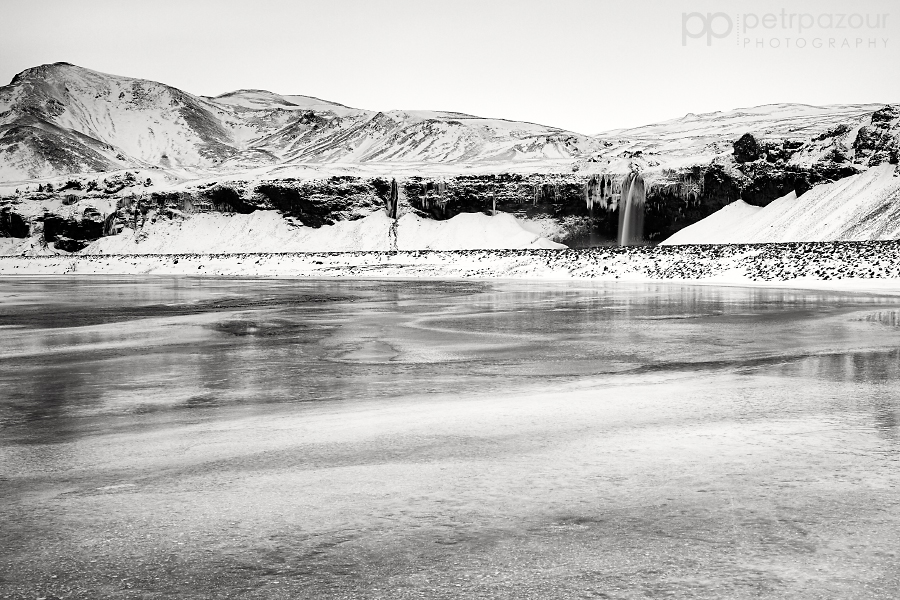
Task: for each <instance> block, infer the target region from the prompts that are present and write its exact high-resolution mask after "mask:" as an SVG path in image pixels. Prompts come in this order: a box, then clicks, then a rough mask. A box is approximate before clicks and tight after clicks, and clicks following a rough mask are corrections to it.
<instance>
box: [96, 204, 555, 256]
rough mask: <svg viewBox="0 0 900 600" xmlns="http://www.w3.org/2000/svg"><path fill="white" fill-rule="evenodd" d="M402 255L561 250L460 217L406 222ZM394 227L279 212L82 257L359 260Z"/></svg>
mask: <svg viewBox="0 0 900 600" xmlns="http://www.w3.org/2000/svg"><path fill="white" fill-rule="evenodd" d="M396 234H397V245H396V248H397V249H399V250H475V249H513V248H564V247H565V246H563V245H561V244H556V243H554V242H551V241H549V240H547V239H545V238H542V237H540V236H538V235H536V234H535V233H532V232H530V231H527V230H526V229H524V228H523V227H522V225H521V224H520V223H519V221H518V220H517V219H516V218H515V217H513V216H512V215H509V214H500V215H496V216H493V217H489V216H487V215H483V214H461V215H457V216H455V217H453V218H452V219H449V220H447V221H432V220H430V219H422V218H419V217H417V216H416V215H413V214H407V215H404V216H403V217H401V218H400V219H399V221H398V223H397V227H396ZM393 240H394V238H393V233H392V232H391V220H390V219H389V218H388V217H387V215H385V214H384V213H383V212H381V211H379V212H375V213H372V214H370V215H368V216H367V217H365V218H362V219H359V220H356V221H341V222H338V223H335V224H334V225H326V226H324V227H320V228H318V229H314V228H312V227H303V226H299V227H298V226H293V225H291V224H290V223H289V222H288V221H286V220H285V219H284V218H283V217H282V216H281V215H280V214H279V213H277V212H275V211H256V212H254V213H251V214H249V215H223V214H220V213H207V214H199V215H194V216H192V217H190V218H188V219H186V220H184V221H180V220H175V221H170V220H161V221H157V222H156V223H153V224H150V225H147V226H146V227H144V228H142V229H141V230H139V231H138V232H137V233H135V232H134V231H132V230H130V229H127V230H125V231H124V232H123V233H122V234H120V235H117V236H111V237H105V238H101V239H99V240H97V241H96V242H94V243H92V244H90V245H89V246H88V247H86V248H85V249H84V250H82V251H81V253H82V254H193V253H197V254H212V253H242V252H354V251H373V250H382V251H383V250H392V249H394V244H393Z"/></svg>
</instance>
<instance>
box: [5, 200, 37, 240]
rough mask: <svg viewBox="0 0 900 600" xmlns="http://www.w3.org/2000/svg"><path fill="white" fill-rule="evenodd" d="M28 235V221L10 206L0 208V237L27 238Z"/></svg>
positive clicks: (29, 226)
mask: <svg viewBox="0 0 900 600" xmlns="http://www.w3.org/2000/svg"><path fill="white" fill-rule="evenodd" d="M30 234H31V225H30V224H29V223H28V219H26V218H25V217H23V216H22V215H20V214H19V213H17V212H15V211H14V210H13V209H12V207H10V206H4V207H3V208H0V237H13V238H27V237H28V236H29V235H30Z"/></svg>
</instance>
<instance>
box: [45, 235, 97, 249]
mask: <svg viewBox="0 0 900 600" xmlns="http://www.w3.org/2000/svg"><path fill="white" fill-rule="evenodd" d="M90 243H91V242H90V241H89V240H73V239H72V238H67V237H59V238H57V239H56V241H55V242H53V247H54V248H56V249H57V250H62V251H63V252H78V251H79V250H81V249H83V248H85V247H86V246H87V245H88V244H90Z"/></svg>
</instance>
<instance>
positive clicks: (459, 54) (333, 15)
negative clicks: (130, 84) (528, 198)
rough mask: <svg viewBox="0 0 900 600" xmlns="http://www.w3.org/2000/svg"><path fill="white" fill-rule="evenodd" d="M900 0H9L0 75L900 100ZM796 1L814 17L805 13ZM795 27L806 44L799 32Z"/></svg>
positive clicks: (287, 87)
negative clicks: (52, 68) (73, 72)
mask: <svg viewBox="0 0 900 600" xmlns="http://www.w3.org/2000/svg"><path fill="white" fill-rule="evenodd" d="M898 6H900V5H898V4H897V3H896V0H854V1H853V2H848V1H842V2H836V1H833V0H783V1H781V2H769V1H766V0H754V1H752V2H746V1H738V0H719V1H699V0H653V1H651V0H621V1H615V2H613V1H606V0H442V1H432V0H253V1H243V0H215V1H212V0H210V1H206V0H204V1H191V0H2V2H0V23H2V24H3V26H2V33H0V80H3V82H4V83H5V82H6V81H9V80H10V79H11V78H12V77H13V75H15V74H16V73H18V72H19V71H22V70H23V69H26V68H28V67H31V66H35V65H38V64H43V63H48V62H56V61H66V62H71V63H74V64H77V65H80V66H83V67H87V68H91V69H95V70H98V71H104V72H107V73H115V74H118V75H128V76H132V77H141V78H145V79H152V80H155V81H161V82H163V83H167V84H170V85H173V86H176V87H178V88H181V89H183V90H185V91H188V92H191V93H194V94H202V95H218V94H221V93H224V92H228V91H232V90H235V89H240V88H259V89H268V90H272V91H275V92H279V93H284V94H304V95H310V96H317V97H320V98H324V99H328V100H333V101H336V102H340V103H342V104H347V105H350V106H354V107H359V108H369V109H378V110H388V109H393V108H403V109H422V108H428V109H438V110H455V111H460V112H466V113H471V114H475V115H480V116H491V117H503V118H508V119H517V120H525V121H533V122H538V123H543V124H548V125H556V126H559V127H564V128H567V129H571V130H574V131H578V132H581V133H597V132H600V131H604V130H607V129H612V128H617V127H625V126H635V125H642V124H647V123H651V122H655V121H660V120H665V119H670V118H676V117H681V116H683V115H684V114H685V113H688V112H695V113H699V112H709V111H714V110H728V109H731V108H736V107H742V106H753V105H759V104H767V103H775V102H800V103H806V104H834V103H863V102H900V77H898V71H897V69H898V65H900V60H898V59H900V8H898ZM783 9H786V11H785V15H784V16H783V17H782V16H781V11H782V10H783ZM695 12H698V13H701V14H702V15H704V19H705V15H706V13H716V12H721V13H724V14H723V15H718V16H714V17H713V18H712V20H711V27H710V28H707V29H706V31H710V30H711V31H712V32H713V37H706V36H704V35H703V33H704V29H703V28H704V22H703V20H704V19H701V18H699V17H697V16H693V17H690V18H689V19H688V22H687V31H688V32H689V35H697V36H700V37H696V38H692V37H687V38H686V39H685V37H684V36H683V22H684V16H683V15H684V14H685V13H688V14H690V13H695ZM892 12H896V14H892ZM766 13H772V14H774V15H775V19H776V20H775V21H774V22H773V21H772V19H771V18H770V19H768V20H766V17H765V15H766ZM790 14H796V15H798V16H797V17H795V18H794V19H793V20H792V19H791V18H790ZM801 14H808V15H809V16H808V17H806V18H804V22H803V23H801V22H800V17H799V15H801ZM840 15H844V16H843V17H841V16H840ZM854 15H856V16H855V17H854ZM884 15H888V16H887V17H885V16H884ZM754 18H755V19H756V20H755V21H754ZM866 18H868V22H866V21H865V19H866ZM810 19H812V20H813V24H812V25H811V26H810V27H806V28H803V29H802V30H801V26H802V25H803V24H807V25H808V24H809V23H810ZM829 19H830V20H829ZM841 19H843V21H841ZM782 21H783V23H782ZM754 25H755V27H754ZM767 26H768V27H767ZM729 28H730V29H731V31H730V32H729ZM715 35H721V36H722V37H714V36H715ZM798 38H802V39H803V40H804V43H805V47H804V48H797V47H796V45H797V44H798V43H799V42H798ZM829 39H833V40H834V41H833V42H832V44H833V45H834V47H832V48H829V47H828V46H829ZM816 40H819V41H818V42H816ZM845 40H846V41H845ZM857 40H862V42H861V43H860V42H858V41H857ZM873 41H874V44H873ZM776 43H777V44H778V46H779V47H777V48H774V47H772V46H774V45H775V44H776ZM685 44H686V45H685ZM708 44H709V45H708ZM745 44H746V45H745ZM760 44H761V45H762V46H761V47H760ZM817 44H818V45H819V46H821V47H816V45H817Z"/></svg>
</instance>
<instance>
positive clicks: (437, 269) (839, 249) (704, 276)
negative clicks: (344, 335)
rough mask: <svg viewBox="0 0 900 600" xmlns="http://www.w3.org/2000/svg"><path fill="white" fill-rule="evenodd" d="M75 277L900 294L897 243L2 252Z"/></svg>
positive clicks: (7, 262) (4, 270) (9, 268)
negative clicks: (645, 284)
mask: <svg viewBox="0 0 900 600" xmlns="http://www.w3.org/2000/svg"><path fill="white" fill-rule="evenodd" d="M72 274H83V275H192V276H223V277H265V278H269V277H272V278H306V277H325V278H328V277H336V278H344V277H352V278H359V277H371V278H445V279H446V278H479V279H554V280H566V279H588V280H602V281H609V280H621V281H633V282H637V281H677V282H696V283H709V284H718V285H779V286H783V285H787V286H790V287H805V288H824V289H865V290H878V291H891V290H896V291H900V241H879V242H821V243H818V242H817V243H813V242H809V243H786V244H747V245H702V246H701V245H698V246H668V247H666V246H656V247H626V248H616V247H610V248H592V249H585V250H541V249H533V250H455V251H401V252H374V251H370V252H322V253H258V254H142V255H137V254H94V255H77V254H72V255H56V256H3V257H0V275H72Z"/></svg>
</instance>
